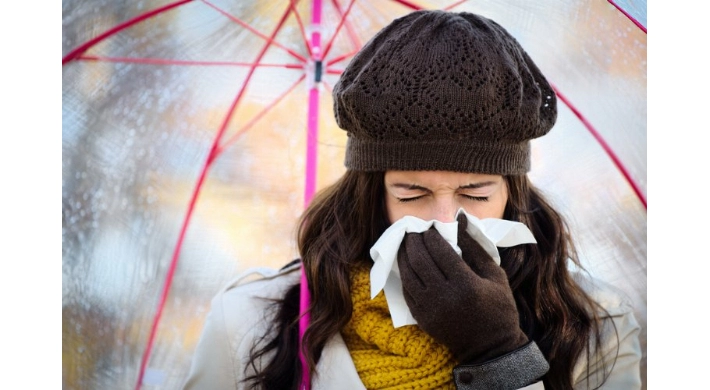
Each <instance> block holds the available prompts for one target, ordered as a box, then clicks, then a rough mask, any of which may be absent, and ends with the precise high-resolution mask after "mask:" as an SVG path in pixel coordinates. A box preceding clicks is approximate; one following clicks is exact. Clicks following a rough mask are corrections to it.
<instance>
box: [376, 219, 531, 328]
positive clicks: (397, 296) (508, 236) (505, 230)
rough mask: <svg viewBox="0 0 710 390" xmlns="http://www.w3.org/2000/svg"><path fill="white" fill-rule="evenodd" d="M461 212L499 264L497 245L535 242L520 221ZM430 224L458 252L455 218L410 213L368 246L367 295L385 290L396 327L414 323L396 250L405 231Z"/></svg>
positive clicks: (411, 231)
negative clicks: (425, 217)
mask: <svg viewBox="0 0 710 390" xmlns="http://www.w3.org/2000/svg"><path fill="white" fill-rule="evenodd" d="M461 213H463V214H465V215H466V217H467V218H468V227H467V228H466V231H467V232H468V234H470V235H471V237H473V238H474V239H475V240H476V241H477V242H478V243H479V244H481V246H482V247H483V249H485V250H486V252H488V254H489V255H491V257H492V258H493V260H494V261H495V262H496V264H498V265H500V255H499V254H498V248H496V247H497V246H499V247H509V246H515V245H519V244H534V243H537V241H535V237H533V235H532V232H530V230H529V229H528V227H527V226H525V225H524V224H522V223H520V222H514V221H507V220H503V219H497V218H486V219H478V218H476V217H475V216H473V215H471V214H468V213H467V212H466V211H464V209H459V211H458V212H457V213H456V216H457V217H458V216H459V214H461ZM432 226H434V228H435V229H436V230H438V231H439V233H440V234H441V236H442V237H444V239H445V240H446V241H447V242H448V243H449V244H451V247H452V248H454V250H455V251H456V253H458V254H459V255H461V249H460V248H459V247H458V245H457V241H458V240H457V236H458V234H457V233H458V222H456V220H454V222H440V221H436V220H432V221H425V220H423V219H419V218H416V217H412V216H406V217H404V218H402V219H400V220H399V221H397V222H395V223H393V224H392V226H390V227H389V228H388V229H387V230H385V232H384V233H383V234H382V236H381V237H380V238H379V239H378V240H377V242H376V243H375V245H373V246H372V248H371V249H370V256H371V257H372V260H373V261H374V262H375V264H374V265H373V266H372V270H370V295H371V298H374V297H375V296H377V294H379V292H380V291H382V290H384V291H385V299H386V300H387V306H388V307H389V310H390V314H391V315H392V323H393V325H394V327H395V328H399V327H400V326H404V325H414V324H416V323H417V321H416V320H415V319H414V317H413V316H412V313H411V312H410V311H409V307H408V306H407V303H406V302H405V300H404V295H403V293H402V282H401V280H400V276H399V266H398V265H397V251H398V250H399V247H400V245H401V244H402V240H403V239H404V235H405V234H406V233H421V232H424V231H426V230H428V229H429V228H430V227H432Z"/></svg>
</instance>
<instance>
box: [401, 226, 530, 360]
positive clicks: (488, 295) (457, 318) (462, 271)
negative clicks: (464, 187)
mask: <svg viewBox="0 0 710 390" xmlns="http://www.w3.org/2000/svg"><path fill="white" fill-rule="evenodd" d="M458 222H459V227H458V245H459V247H460V248H461V250H462V252H463V253H462V254H463V259H461V257H459V255H457V254H456V252H455V251H454V249H453V248H452V247H451V245H450V244H449V243H447V242H446V240H444V238H443V237H442V236H441V235H440V234H439V232H438V231H436V230H435V229H434V228H431V229H429V230H427V231H426V232H424V233H408V234H406V236H405V238H404V240H403V242H402V246H401V247H400V249H399V252H398V255H397V263H398V265H399V270H400V275H401V279H402V287H403V290H404V291H403V292H404V298H405V300H406V302H407V305H408V306H409V309H410V311H411V312H412V315H413V316H414V318H415V319H416V320H417V322H418V324H419V327H420V328H422V329H423V330H424V331H425V332H427V333H428V334H429V335H431V336H432V337H433V338H434V339H435V340H437V341H438V342H440V343H442V344H444V345H446V346H447V347H448V348H449V350H450V351H451V352H452V353H453V354H454V356H455V357H456V359H457V360H458V361H459V363H463V364H476V363H483V362H486V361H488V360H491V359H494V358H496V357H498V356H501V355H504V354H506V353H508V352H511V351H513V350H515V349H517V348H520V347H522V346H523V345H525V344H526V343H528V337H527V336H526V335H525V333H523V331H522V330H521V329H520V324H519V318H518V310H517V307H516V305H515V300H514V299H513V293H512V291H511V289H510V285H509V284H508V277H507V276H506V274H505V271H504V270H503V269H502V268H501V267H499V266H498V265H497V264H496V263H495V262H494V261H493V259H492V258H491V257H490V256H489V255H488V254H487V253H486V251H485V250H484V249H483V248H482V247H481V245H480V244H479V243H477V242H476V241H475V240H474V239H473V238H472V237H471V236H470V235H469V234H468V233H466V226H467V224H468V220H467V218H466V216H465V215H463V214H462V215H460V216H459V218H458Z"/></svg>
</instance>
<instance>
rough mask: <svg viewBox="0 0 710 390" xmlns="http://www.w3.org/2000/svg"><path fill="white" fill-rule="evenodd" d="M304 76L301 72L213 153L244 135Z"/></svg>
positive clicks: (294, 87) (218, 151)
mask: <svg viewBox="0 0 710 390" xmlns="http://www.w3.org/2000/svg"><path fill="white" fill-rule="evenodd" d="M305 78H306V75H305V74H302V75H301V77H300V78H299V79H298V80H296V82H295V83H293V85H291V87H290V88H289V89H287V90H286V92H284V93H282V94H281V95H280V96H278V97H277V98H276V99H275V100H274V101H273V102H271V103H270V104H269V105H268V106H266V107H264V109H263V110H261V111H260V112H259V113H258V114H257V115H255V116H254V118H252V119H251V120H250V121H249V122H248V123H247V124H245V125H244V127H242V128H241V129H239V130H238V131H237V133H236V134H234V135H233V136H232V138H230V139H229V140H227V141H226V142H225V143H224V144H222V145H221V146H220V147H219V149H217V152H216V153H215V154H216V155H220V154H221V153H222V152H224V150H225V149H227V148H228V147H229V145H231V144H233V143H234V142H236V141H237V140H238V139H239V138H241V136H242V135H244V133H246V132H247V131H249V129H251V128H252V126H254V125H255V124H256V122H258V121H259V120H260V119H261V118H263V117H264V115H266V114H267V113H268V112H269V111H271V109H272V108H274V107H275V106H276V105H277V104H279V102H281V100H283V99H284V98H285V97H286V96H287V95H288V94H289V93H291V91H293V90H294V89H296V87H297V86H298V84H300V83H301V82H302V81H303V80H304V79H305Z"/></svg>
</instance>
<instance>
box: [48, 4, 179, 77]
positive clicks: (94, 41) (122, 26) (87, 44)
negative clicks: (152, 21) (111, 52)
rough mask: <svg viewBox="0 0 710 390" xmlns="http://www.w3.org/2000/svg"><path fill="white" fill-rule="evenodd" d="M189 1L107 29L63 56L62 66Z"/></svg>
mask: <svg viewBox="0 0 710 390" xmlns="http://www.w3.org/2000/svg"><path fill="white" fill-rule="evenodd" d="M191 1H192V0H180V1H176V2H174V3H170V4H167V5H165V6H162V7H160V8H156V9H154V10H152V11H148V12H146V13H143V14H141V15H138V16H136V17H135V18H133V19H130V20H127V21H125V22H123V23H121V24H119V25H117V26H115V27H114V28H112V29H109V30H108V31H106V32H104V33H103V34H101V35H99V36H97V37H96V38H94V39H91V40H89V41H86V42H84V43H83V44H81V45H79V46H78V47H77V48H76V49H74V50H72V51H71V52H69V54H67V55H66V56H64V58H62V66H63V65H64V64H66V63H67V62H69V61H72V60H74V59H76V58H77V57H78V56H79V55H81V54H83V53H84V52H85V51H87V50H89V49H90V48H91V47H93V46H94V45H96V44H97V43H99V42H101V41H103V40H104V39H106V38H108V37H110V36H112V35H114V34H116V33H118V32H120V31H123V30H125V29H127V28H128V27H131V26H133V25H134V24H136V23H140V22H142V21H144V20H146V19H148V18H151V17H153V16H155V15H158V14H161V13H163V12H165V11H168V10H171V9H173V8H176V7H178V6H181V5H183V4H187V3H189V2H191Z"/></svg>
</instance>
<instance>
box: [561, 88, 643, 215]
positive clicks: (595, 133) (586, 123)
mask: <svg viewBox="0 0 710 390" xmlns="http://www.w3.org/2000/svg"><path fill="white" fill-rule="evenodd" d="M553 89H554V90H555V93H556V94H557V97H559V98H560V100H562V101H563V102H564V103H565V105H567V107H569V109H570V110H572V112H573V113H574V115H575V116H576V117H577V118H578V119H579V120H580V121H581V122H582V124H584V127H586V128H587V130H589V132H590V133H591V134H592V136H593V137H594V138H595V139H596V140H597V142H599V145H601V147H602V149H604V151H605V152H606V154H607V155H608V156H609V157H610V158H611V160H612V161H613V162H614V165H616V167H617V169H619V171H620V172H621V174H622V175H623V176H624V178H625V179H626V181H627V182H628V183H629V185H631V188H632V189H633V191H634V193H635V194H636V196H637V197H638V199H639V200H640V201H641V203H643V207H644V208H646V209H648V206H647V204H646V196H645V195H644V194H643V192H641V189H640V188H639V185H638V184H637V183H636V181H635V180H634V179H633V178H632V177H631V174H629V171H628V170H627V169H626V166H624V164H623V163H622V162H621V159H619V157H618V156H617V155H616V153H614V151H613V150H612V149H611V147H610V146H609V144H608V143H607V142H606V141H605V140H604V138H603V137H602V136H601V134H599V132H598V131H597V130H596V129H595V128H594V126H592V124H591V123H590V122H589V121H588V120H587V118H585V117H584V115H582V113H581V112H580V111H579V110H578V109H577V107H575V106H574V105H573V104H572V103H571V102H570V101H569V99H567V97H565V96H564V95H563V94H562V93H560V91H559V90H558V89H557V88H556V87H554V86H553Z"/></svg>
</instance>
